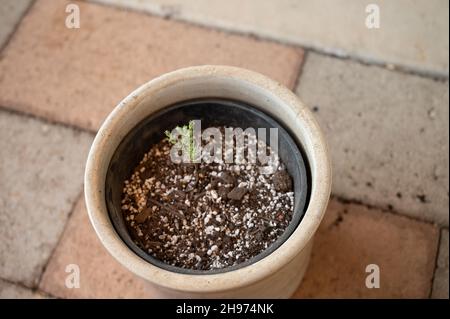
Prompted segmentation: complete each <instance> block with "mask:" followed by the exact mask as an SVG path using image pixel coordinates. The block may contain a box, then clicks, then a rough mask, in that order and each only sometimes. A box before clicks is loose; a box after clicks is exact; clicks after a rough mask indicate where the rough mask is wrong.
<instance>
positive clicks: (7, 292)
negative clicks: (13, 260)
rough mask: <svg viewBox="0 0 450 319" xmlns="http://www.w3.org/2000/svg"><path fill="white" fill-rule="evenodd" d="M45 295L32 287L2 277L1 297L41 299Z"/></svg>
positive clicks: (0, 280)
mask: <svg viewBox="0 0 450 319" xmlns="http://www.w3.org/2000/svg"><path fill="white" fill-rule="evenodd" d="M40 298H43V295H41V294H39V293H36V292H34V291H32V290H31V289H28V288H24V287H21V286H19V285H16V284H13V283H9V282H7V281H4V280H2V279H0V299H40Z"/></svg>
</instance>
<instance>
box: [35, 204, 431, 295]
mask: <svg viewBox="0 0 450 319" xmlns="http://www.w3.org/2000/svg"><path fill="white" fill-rule="evenodd" d="M339 216H341V217H342V221H338V219H339ZM437 240H438V230H437V228H436V227H434V226H431V225H429V224H426V223H421V222H417V221H412V220H410V219H408V218H405V217H399V216H395V215H392V214H389V213H381V212H378V211H370V212H369V211H368V209H367V208H364V207H362V206H359V205H343V204H340V203H338V202H336V201H332V202H331V204H330V208H329V211H328V213H327V216H326V219H325V220H324V223H323V226H322V227H321V230H320V232H319V234H318V236H317V238H316V242H315V247H314V255H313V259H312V263H311V265H310V267H309V268H308V272H307V275H306V278H305V280H304V283H303V284H302V285H301V286H300V288H299V290H298V292H297V293H296V295H295V297H346V296H351V297H358V298H366V297H426V296H427V294H428V293H429V291H430V289H431V287H430V286H431V284H430V283H431V277H432V274H433V269H434V260H435V256H436V250H437ZM370 263H376V264H378V265H379V267H380V269H381V288H380V289H372V290H370V289H367V288H366V287H365V284H364V283H365V277H366V275H367V274H366V273H365V267H366V265H368V264H370ZM68 264H77V265H78V266H79V268H80V288H78V289H68V288H66V286H65V278H66V276H67V275H68V274H67V273H66V272H65V269H66V266H67V265H68ZM405 269H408V271H405ZM40 289H41V290H43V291H45V292H47V293H49V294H51V295H54V296H57V297H62V298H151V297H152V296H153V295H154V294H153V293H152V292H151V291H149V290H148V287H147V286H146V285H145V284H144V283H143V281H142V280H141V279H139V278H137V277H135V276H134V275H132V274H131V273H130V272H129V271H128V270H126V269H125V268H123V267H122V266H121V265H119V264H118V263H117V262H116V261H115V260H114V259H113V257H111V256H110V255H109V254H108V253H107V251H106V250H105V249H104V248H103V247H102V245H101V244H100V242H99V240H98V239H97V237H96V235H95V233H94V230H93V229H92V226H91V225H90V223H89V219H88V216H87V212H86V209H85V207H84V203H83V202H82V201H81V200H80V201H79V202H78V204H77V206H76V209H75V211H74V213H73V215H72V217H71V219H70V221H69V224H68V226H67V228H66V230H65V232H64V235H63V238H62V240H61V242H60V244H59V245H58V247H57V249H56V251H55V254H54V255H53V258H52V260H51V262H50V263H49V265H48V267H47V269H46V272H45V273H44V276H43V279H42V282H41V284H40Z"/></svg>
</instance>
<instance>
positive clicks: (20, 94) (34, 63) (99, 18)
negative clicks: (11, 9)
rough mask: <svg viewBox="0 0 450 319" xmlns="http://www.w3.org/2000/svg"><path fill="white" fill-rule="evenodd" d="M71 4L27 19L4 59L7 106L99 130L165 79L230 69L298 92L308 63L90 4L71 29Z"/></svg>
mask: <svg viewBox="0 0 450 319" xmlns="http://www.w3.org/2000/svg"><path fill="white" fill-rule="evenodd" d="M71 2H74V1H71ZM67 3H69V2H66V1H51V0H38V1H37V2H36V3H35V4H34V6H33V7H32V8H31V10H30V12H29V14H28V15H27V16H26V17H25V18H24V19H23V21H22V23H21V25H20V27H19V29H18V30H17V33H16V34H15V36H14V37H13V39H12V41H11V42H10V43H9V45H8V47H7V48H6V50H4V52H3V57H2V59H1V60H0V104H2V105H4V106H6V107H11V108H14V109H18V110H21V111H25V112H30V113H34V114H37V115H39V116H45V117H48V118H50V119H52V120H57V121H62V122H66V123H70V124H74V125H77V126H80V127H83V128H87V129H92V130H95V129H97V128H98V127H99V125H100V123H101V122H102V120H103V119H104V118H105V116H106V115H107V114H108V113H109V112H110V111H111V109H112V108H113V107H114V106H115V105H116V104H117V103H118V102H119V101H120V100H121V99H122V98H123V97H125V96H126V95H128V93H130V92H131V91H132V90H133V89H135V88H136V87H138V86H139V85H141V84H143V83H145V82H147V81H148V80H150V79H152V78H154V77H156V76H158V75H160V74H162V73H165V72H168V71H171V70H174V69H177V68H181V67H186V66H190V65H198V64H228V65H234V66H240V67H245V68H248V69H252V70H256V71H259V72H261V73H264V74H266V75H268V76H270V77H272V78H274V79H276V80H278V81H280V82H282V83H284V84H286V85H287V86H289V87H291V88H293V86H294V82H295V79H296V77H297V75H298V72H299V68H300V65H301V62H302V58H303V51H301V50H299V49H294V48H291V47H287V46H283V45H280V44H276V43H272V42H265V41H258V40H255V39H251V38H249V37H244V36H237V35H229V34H225V33H222V32H218V31H213V30H207V29H205V28H200V27H194V26H190V25H188V24H184V23H179V22H173V21H168V20H164V19H162V18H158V17H151V16H148V15H145V14H140V13H136V12H129V11H123V10H119V9H116V8H111V7H106V6H101V5H97V4H89V3H79V2H74V3H77V4H79V7H80V17H81V20H80V21H81V28H80V29H67V28H66V27H65V19H66V13H65V5H66V4H67Z"/></svg>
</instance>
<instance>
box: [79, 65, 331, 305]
mask: <svg viewBox="0 0 450 319" xmlns="http://www.w3.org/2000/svg"><path fill="white" fill-rule="evenodd" d="M201 97H214V98H227V99H233V100H238V101H242V102H246V103H248V104H250V105H257V106H258V107H259V108H260V109H261V110H263V111H266V112H267V113H270V114H273V115H274V116H275V117H276V118H277V119H278V120H279V121H280V122H281V123H282V124H283V125H284V126H285V127H286V128H288V129H289V131H290V132H291V133H292V134H293V135H295V138H296V139H297V140H298V141H300V142H301V144H302V147H303V149H304V152H305V155H306V159H307V161H308V163H309V166H310V170H311V185H310V187H311V194H310V199H309V203H308V206H307V211H306V213H305V215H304V217H303V219H302V221H301V223H300V224H299V226H298V227H297V229H296V230H295V231H294V233H293V234H292V235H291V236H290V237H289V238H288V240H287V241H285V242H284V243H283V244H282V245H281V246H280V247H279V248H278V249H277V250H275V251H274V252H273V253H272V254H270V255H268V256H267V257H265V258H263V259H261V260H259V261H257V262H255V263H253V264H251V265H249V266H246V267H243V268H239V269H236V270H232V271H229V272H223V273H217V274H207V275H198V274H193V275H191V274H182V273H176V272H171V271H168V270H164V269H161V268H159V267H156V266H154V265H152V264H151V263H149V262H147V261H145V260H143V259H142V258H140V257H139V256H138V255H136V254H135V253H134V252H133V251H132V250H131V249H130V248H128V246H127V245H126V244H125V243H124V242H123V241H122V239H121V238H120V237H119V235H118V234H117V232H116V231H115V229H114V227H113V224H112V222H111V220H110V218H109V215H108V211H107V208H106V201H105V178H106V172H107V169H108V165H109V162H110V160H111V157H112V155H113V153H114V151H115V150H116V148H117V147H118V145H119V143H120V142H121V140H122V139H123V138H124V136H125V135H126V134H127V133H128V132H129V131H130V130H131V129H132V128H133V127H134V126H136V125H137V124H138V123H139V122H140V121H141V120H143V119H144V118H146V117H148V116H149V115H150V114H152V113H154V112H156V111H158V110H160V109H162V108H164V107H166V106H169V105H172V104H174V103H177V102H181V101H184V100H189V99H194V98H201ZM330 189H331V168H330V161H329V157H328V151H327V146H326V142H325V140H324V137H323V135H322V133H321V130H320V128H319V126H318V124H317V122H316V120H315V119H314V117H313V116H312V114H311V112H310V111H309V110H308V109H307V107H306V106H305V105H304V104H303V103H302V102H301V101H300V100H299V99H298V98H297V97H296V96H295V95H294V94H293V93H292V92H291V91H290V90H289V89H287V88H285V87H284V86H282V85H281V84H279V83H277V82H275V81H273V80H270V79H269V78H267V77H265V76H263V75H261V74H258V73H255V72H251V71H248V70H244V69H240V68H235V67H228V66H212V65H207V66H196V67H190V68H185V69H181V70H178V71H175V72H171V73H168V74H165V75H162V76H160V77H158V78H156V79H154V80H152V81H150V82H148V83H146V84H144V85H143V86H141V87H140V88H138V89H137V90H135V91H134V92H133V93H131V94H130V95H129V96H127V97H126V98H125V99H124V100H123V101H122V102H120V103H119V105H118V106H117V107H116V108H115V109H114V110H113V111H112V113H111V114H110V115H109V116H108V118H107V119H106V120H105V122H104V123H103V125H102V127H101V128H100V130H99V132H98V133H97V136H96V138H95V140H94V143H93V145H92V148H91V151H90V153H89V157H88V161H87V166H86V174H85V198H86V204H87V209H88V212H89V217H90V220H91V222H92V225H93V226H94V228H95V231H96V233H97V235H98V237H99V238H100V240H101V242H102V243H103V245H104V246H105V247H106V249H107V250H108V251H109V252H110V254H111V255H113V256H114V257H115V258H116V259H117V260H118V261H119V262H120V263H121V264H122V265H123V266H125V267H126V268H127V269H129V270H130V271H131V272H133V273H134V274H136V275H138V276H140V277H142V278H144V279H145V280H146V281H147V282H148V284H149V287H150V288H151V289H152V291H153V296H154V294H155V293H156V294H157V296H158V297H175V298H177V297H178V298H216V297H221V298H288V297H290V296H291V295H292V294H293V293H294V292H295V291H296V290H297V287H298V286H299V284H300V282H301V280H302V278H303V275H304V273H305V270H306V268H307V266H308V263H309V259H310V255H311V248H312V241H313V236H314V233H315V232H316V230H317V228H318V226H319V224H320V222H321V220H322V217H323V215H324V213H325V210H326V207H327V203H328V199H329V195H330Z"/></svg>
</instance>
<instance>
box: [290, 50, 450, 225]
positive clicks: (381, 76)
mask: <svg viewBox="0 0 450 319" xmlns="http://www.w3.org/2000/svg"><path fill="white" fill-rule="evenodd" d="M297 94H298V95H299V96H300V98H301V99H302V100H303V101H304V102H305V103H306V104H307V105H308V106H310V107H311V108H312V109H313V110H315V111H316V113H315V114H316V116H317V118H318V120H319V122H320V124H321V126H322V128H323V129H324V131H325V133H326V135H327V138H328V141H329V144H330V150H331V155H332V161H333V169H334V171H333V178H334V179H333V193H335V194H336V195H338V196H342V197H345V198H348V199H355V200H359V201H362V202H364V203H367V204H372V205H377V206H380V207H384V208H386V209H389V208H392V209H394V210H397V211H400V212H404V213H406V214H409V215H411V216H415V217H418V218H422V219H426V220H431V221H435V222H438V223H440V224H443V225H448V206H449V198H448V177H449V172H448V159H449V150H448V142H449V136H448V130H449V120H448V116H449V107H448V105H449V91H448V83H442V82H438V81H434V80H431V79H426V78H422V77H418V76H413V75H409V74H403V73H398V72H392V71H389V70H386V69H383V68H379V67H373V66H366V65H361V64H359V63H356V62H351V61H349V60H341V59H335V58H329V57H325V56H322V55H318V54H314V53H310V54H308V56H307V58H306V62H305V65H304V67H303V71H302V75H301V78H300V83H299V87H298V89H297Z"/></svg>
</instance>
